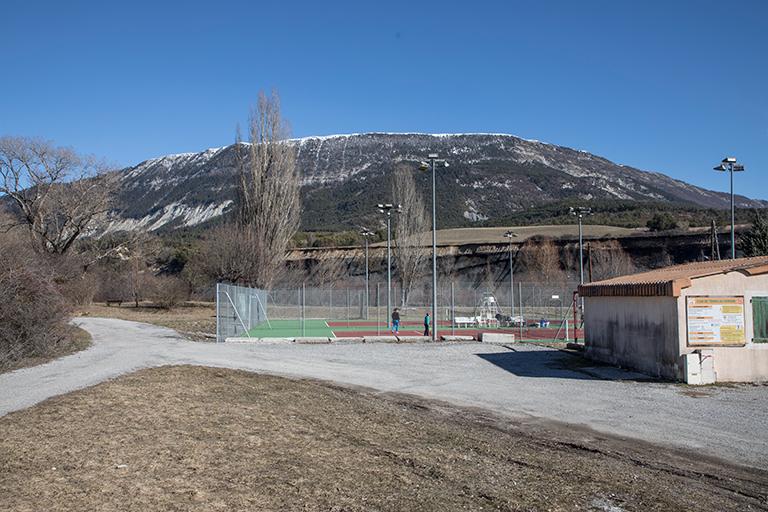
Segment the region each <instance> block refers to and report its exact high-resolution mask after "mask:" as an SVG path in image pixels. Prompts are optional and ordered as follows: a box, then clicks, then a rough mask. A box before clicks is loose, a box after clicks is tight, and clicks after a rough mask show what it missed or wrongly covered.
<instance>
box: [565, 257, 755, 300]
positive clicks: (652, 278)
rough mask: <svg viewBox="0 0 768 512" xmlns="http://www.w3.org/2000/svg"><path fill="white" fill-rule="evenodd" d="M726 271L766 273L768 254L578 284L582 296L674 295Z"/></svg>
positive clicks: (680, 266)
mask: <svg viewBox="0 0 768 512" xmlns="http://www.w3.org/2000/svg"><path fill="white" fill-rule="evenodd" d="M727 272H743V273H745V274H747V275H759V274H766V273H768V256H757V257H754V258H738V259H735V260H720V261H702V262H696V263H686V264H684V265H673V266H671V267H664V268H659V269H656V270H651V271H648V272H641V273H639V274H630V275H626V276H620V277H614V278H613V279H606V280H605V281H596V282H594V283H589V284H584V285H581V286H579V294H581V296H582V297H626V296H630V297H658V296H662V297H663V296H666V297H677V296H679V295H680V290H682V289H683V288H687V287H689V286H691V280H692V279H697V278H700V277H705V276H711V275H715V274H725V273H727Z"/></svg>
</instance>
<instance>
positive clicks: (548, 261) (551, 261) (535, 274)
mask: <svg viewBox="0 0 768 512" xmlns="http://www.w3.org/2000/svg"><path fill="white" fill-rule="evenodd" d="M518 261H519V263H518V265H519V266H520V267H521V268H523V269H524V270H525V271H526V272H528V274H529V275H530V278H531V279H533V280H537V281H540V282H561V281H563V279H564V277H565V276H564V274H563V269H562V266H561V263H560V250H559V248H558V247H557V245H556V244H555V242H554V241H553V240H551V239H549V238H544V237H533V238H529V239H528V240H526V241H525V243H524V244H523V245H522V247H521V248H520V252H519V256H518Z"/></svg>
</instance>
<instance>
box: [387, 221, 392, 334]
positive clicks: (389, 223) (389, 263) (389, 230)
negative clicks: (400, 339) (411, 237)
mask: <svg viewBox="0 0 768 512" xmlns="http://www.w3.org/2000/svg"><path fill="white" fill-rule="evenodd" d="M391 226H392V213H391V212H390V211H389V210H387V328H388V329H389V328H391V327H392V326H391V325H390V315H391V314H392V313H391V309H392V242H391V240H392V227H391Z"/></svg>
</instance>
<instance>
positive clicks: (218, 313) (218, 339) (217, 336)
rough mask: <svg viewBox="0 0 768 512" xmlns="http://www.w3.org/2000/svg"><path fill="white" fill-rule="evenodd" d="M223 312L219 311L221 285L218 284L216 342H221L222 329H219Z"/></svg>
mask: <svg viewBox="0 0 768 512" xmlns="http://www.w3.org/2000/svg"><path fill="white" fill-rule="evenodd" d="M220 318H221V311H220V309H219V283H216V342H217V343H218V342H219V341H221V328H220V327H219V323H220V320H219V319H220Z"/></svg>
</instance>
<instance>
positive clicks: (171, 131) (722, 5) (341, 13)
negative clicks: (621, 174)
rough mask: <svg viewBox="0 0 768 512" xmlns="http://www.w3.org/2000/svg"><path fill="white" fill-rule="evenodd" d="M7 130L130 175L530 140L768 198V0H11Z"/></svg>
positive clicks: (0, 1)
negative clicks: (273, 134)
mask: <svg viewBox="0 0 768 512" xmlns="http://www.w3.org/2000/svg"><path fill="white" fill-rule="evenodd" d="M0 20H2V23H1V24H0V135H25V136H36V137H42V138H45V139H50V140H53V141H54V142H55V143H56V144H58V145H64V146H72V147H74V148H75V149H76V150H78V151H81V152H84V153H89V154H95V155H98V156H101V157H104V158H106V159H107V160H109V161H110V162H112V163H114V164H115V165H119V166H128V165H134V164H136V163H139V162H141V161H143V160H146V159H148V158H153V157H157V156H161V155H164V154H170V153H182V152H192V151H201V150H204V149H206V148H209V147H219V146H224V145H227V144H230V143H231V142H233V140H234V136H235V128H236V125H237V124H238V123H240V124H245V123H246V120H247V116H248V110H249V108H250V107H251V106H252V105H253V104H254V103H255V101H256V98H257V95H258V91H259V90H271V89H276V90H277V91H279V94H280V96H281V99H282V106H283V113H284V115H285V117H287V118H288V119H289V121H290V123H291V125H292V127H293V134H294V136H297V137H303V136H310V135H328V134H335V133H359V132H368V131H382V132H427V133H468V132H492V133H510V134H513V135H518V136H521V137H524V138H529V139H538V140H541V141H545V142H550V143H553V144H558V145H563V146H568V147H572V148H576V149H583V150H586V151H589V152H591V153H594V154H597V155H600V156H604V157H606V158H608V159H610V160H613V161H615V162H618V163H622V164H626V165H631V166H634V167H637V168H640V169H644V170H653V171H661V172H664V173H666V174H668V175H670V176H672V177H674V178H678V179H682V180H685V181H688V182H691V183H694V184H696V185H700V186H704V187H706V188H710V189H714V190H723V191H727V190H728V181H727V177H726V176H725V175H724V174H721V173H716V172H715V171H713V170H712V167H713V166H714V165H715V164H717V163H718V162H719V161H720V160H721V159H722V158H723V157H724V156H727V155H734V156H736V157H738V158H739V161H741V162H743V163H744V165H745V166H746V169H747V172H745V173H742V174H740V175H739V176H738V177H737V181H736V192H737V193H743V194H745V195H747V196H750V197H755V198H762V199H768V186H766V185H768V180H766V177H765V176H766V172H768V28H767V27H768V1H765V0H752V1H747V0H730V1H728V2H724V1H711V0H689V1H686V0H677V1H675V0H667V1H655V0H649V1H634V2H630V1H616V0H604V1H595V0H582V1H545V0H542V1H537V2H532V1H530V0H529V1H516V0H507V1H498V2H497V1H482V0H475V1H472V2H470V1H463V2H454V1H450V0H444V1H436V2H431V1H418V0H410V1H400V0H388V1H387V2H365V1H360V0H357V1H354V2H352V1H350V2H346V1H344V2H341V1H339V2H336V1H331V0H328V1H325V2H310V1H306V2H305V1H299V0H295V1H292V2H263V1H243V2H237V1H233V2H227V1H217V2H197V1H194V0H188V1H185V2H171V1H157V0H156V1H153V2H144V1H140V0H137V1H131V2H104V1H100V2H82V1H77V0H72V1H67V2H62V1H55V2H53V1H52V2H44V1H32V0H25V1H19V0H0Z"/></svg>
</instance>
